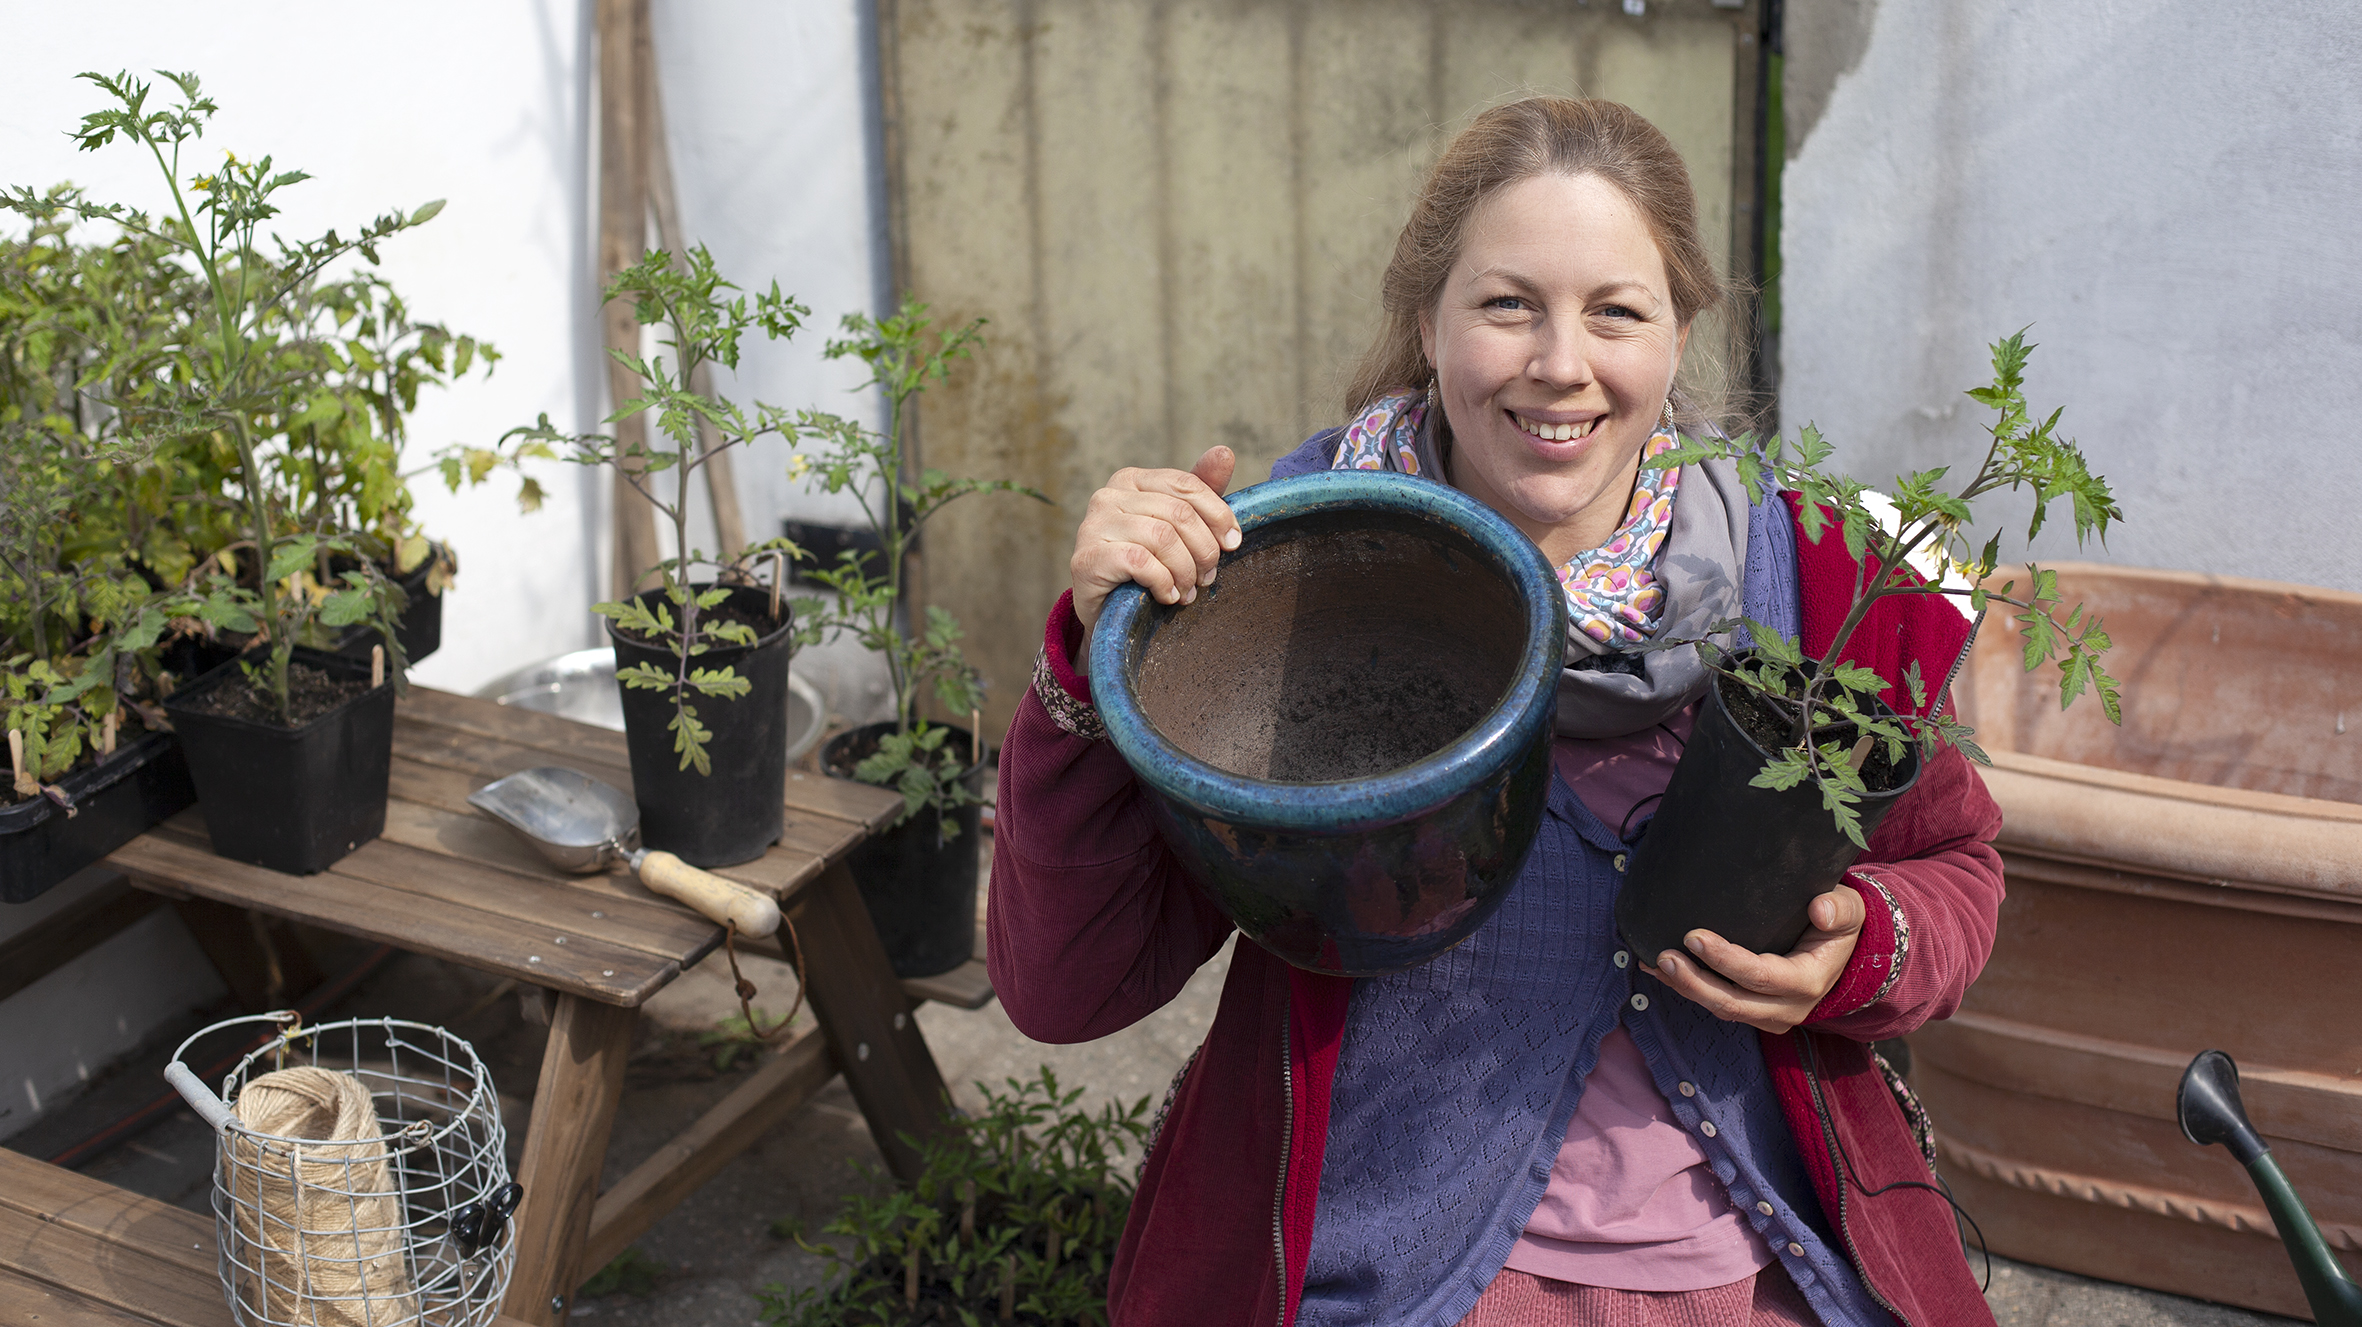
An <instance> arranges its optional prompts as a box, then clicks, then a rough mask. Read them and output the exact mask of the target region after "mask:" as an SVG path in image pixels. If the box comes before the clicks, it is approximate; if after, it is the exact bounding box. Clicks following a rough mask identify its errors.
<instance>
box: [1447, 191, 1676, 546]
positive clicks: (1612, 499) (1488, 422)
mask: <svg viewBox="0 0 2362 1327" xmlns="http://www.w3.org/2000/svg"><path fill="white" fill-rule="evenodd" d="M1419 330H1420V339H1421V341H1422V343H1423V344H1424V346H1425V348H1426V351H1427V362H1428V363H1430V364H1433V365H1434V366H1435V370H1436V391H1437V394H1438V396H1440V397H1441V399H1442V402H1443V407H1444V413H1445V415H1446V417H1447V418H1449V419H1450V420H1451V425H1452V454H1451V461H1450V466H1449V470H1450V475H1451V481H1452V483H1453V484H1454V485H1455V486H1456V487H1458V488H1460V489H1461V490H1462V491H1464V492H1466V493H1467V494H1468V495H1469V496H1471V497H1473V498H1476V499H1477V500H1478V501H1480V502H1483V503H1484V504H1486V505H1487V506H1489V507H1491V508H1492V509H1493V510H1495V511H1497V512H1500V513H1501V514H1502V515H1503V516H1506V517H1508V518H1509V520H1510V522H1511V523H1513V524H1514V525H1516V526H1517V528H1518V529H1520V530H1523V531H1525V533H1526V535H1527V537H1529V538H1531V539H1532V540H1533V541H1534V542H1535V543H1537V544H1539V545H1541V547H1542V551H1543V553H1544V554H1546V555H1548V557H1549V558H1550V560H1551V562H1552V563H1553V564H1554V565H1555V564H1558V563H1562V562H1565V561H1567V560H1568V559H1570V558H1573V557H1574V556H1576V555H1577V554H1580V553H1584V552H1587V551H1589V550H1591V549H1593V548H1597V547H1598V546H1600V545H1601V544H1604V543H1606V542H1607V541H1608V540H1609V539H1610V538H1612V537H1613V536H1614V534H1615V532H1616V527H1617V526H1618V525H1619V524H1621V523H1622V521H1623V516H1624V507H1625V504H1626V503H1627V502H1628V501H1629V499H1630V497H1631V492H1632V478H1633V474H1634V472H1635V471H1636V470H1637V469H1638V465H1639V458H1640V449H1641V448H1642V447H1643V446H1644V445H1646V443H1647V442H1648V438H1649V435H1650V434H1651V433H1652V432H1654V431H1655V429H1656V426H1657V421H1658V418H1659V415H1660V412H1661V411H1662V410H1663V407H1664V403H1665V393H1666V392H1667V391H1668V390H1669V389H1670V388H1671V387H1672V384H1673V372H1674V369H1675V368H1676V367H1678V366H1679V365H1680V363H1681V348H1682V344H1683V343H1684V341H1685V340H1686V339H1687V338H1688V329H1687V328H1684V327H1681V326H1678V325H1677V323H1676V321H1675V317H1674V309H1673V297H1672V292H1671V289H1670V287H1669V284H1668V282H1667V281H1666V278H1665V260H1664V256H1663V255H1662V254H1660V253H1659V252H1658V251H1657V244H1656V241H1655V239H1654V238H1652V237H1651V236H1650V234H1649V229H1648V223H1647V222H1646V221H1644V220H1643V219H1642V217H1641V215H1640V212H1639V210H1638V209H1637V208H1635V207H1634V206H1633V205H1632V203H1631V201H1630V200H1629V199H1627V198H1626V197H1625V196H1624V192H1623V191H1622V190H1621V189H1618V188H1617V187H1616V186H1614V185H1612V184H1610V183H1608V182H1607V181H1606V180H1603V179H1601V178H1600V177H1598V176H1596V175H1578V176H1565V175H1538V176H1534V177H1532V178H1530V179H1526V180H1521V181H1519V182H1518V183H1516V184H1513V185H1510V186H1508V187H1507V188H1504V189H1502V190H1501V191H1500V192H1499V193H1496V194H1494V195H1493V196H1492V197H1491V198H1489V199H1487V200H1485V202H1484V203H1482V204H1481V205H1479V206H1478V207H1477V209H1476V211H1475V212H1474V213H1473V214H1472V215H1471V216H1470V217H1469V219H1468V229H1467V233H1466V238H1465V242H1464V243H1463V245H1462V247H1461V250H1460V260H1459V262H1458V263H1456V264H1454V266H1453V268H1452V272H1451V275H1450V277H1448V278H1447V279H1446V280H1445V282H1444V288H1443V294H1442V296H1441V297H1440V298H1439V299H1438V300H1437V301H1436V306H1435V308H1433V309H1432V310H1430V311H1429V312H1428V313H1427V314H1426V316H1424V317H1422V318H1421V319H1420V328H1419Z"/></svg>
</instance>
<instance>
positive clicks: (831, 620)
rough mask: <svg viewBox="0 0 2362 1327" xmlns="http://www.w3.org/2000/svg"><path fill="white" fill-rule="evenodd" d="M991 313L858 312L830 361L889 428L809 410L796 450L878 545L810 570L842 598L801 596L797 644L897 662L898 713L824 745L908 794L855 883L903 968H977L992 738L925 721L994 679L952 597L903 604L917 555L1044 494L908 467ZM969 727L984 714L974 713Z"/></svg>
mask: <svg viewBox="0 0 2362 1327" xmlns="http://www.w3.org/2000/svg"><path fill="white" fill-rule="evenodd" d="M983 322H984V320H983V319H981V318H979V319H977V320H975V321H974V322H971V323H969V324H967V325H966V326H964V327H961V328H959V329H958V330H956V331H954V332H952V333H951V334H949V335H948V336H946V335H941V334H939V333H937V332H936V331H935V330H934V321H933V319H932V318H931V317H929V315H928V312H927V307H926V306H925V305H923V304H918V303H905V304H904V305H903V306H902V309H901V311H900V312H898V313H896V314H894V315H893V316H891V317H888V318H884V319H875V320H873V319H871V318H868V317H866V316H864V315H862V314H858V313H856V314H850V315H848V316H847V317H846V318H845V320H844V328H845V331H846V332H847V333H848V335H846V336H845V337H843V338H842V339H839V340H836V341H832V342H830V343H829V346H828V356H829V357H830V358H831V359H841V358H846V357H858V358H859V359H861V360H862V362H864V363H866V364H867V365H868V366H869V369H870V379H869V382H868V383H866V384H864V385H865V386H874V387H877V388H879V389H881V394H882V395H883V396H884V398H885V404H886V421H885V423H886V427H885V428H884V429H883V430H875V429H870V428H867V427H864V426H863V425H861V424H860V423H859V422H857V421H854V420H849V419H844V418H841V417H839V416H835V415H830V414H824V413H821V412H818V411H806V412H805V413H804V415H803V417H802V419H801V422H800V427H801V428H802V430H803V432H804V433H805V434H806V435H808V436H809V437H810V438H811V439H812V440H813V441H814V442H815V443H816V444H817V446H816V448H815V450H814V451H813V452H812V453H811V454H809V456H807V455H805V454H802V453H799V454H798V456H797V458H796V465H797V472H798V473H799V474H809V475H810V476H811V477H812V479H813V481H814V482H815V483H817V484H818V485H819V487H820V488H821V489H822V490H824V491H826V492H829V493H850V494H852V495H854V497H855V498H856V499H858V500H859V502H860V503H861V510H862V515H863V517H864V518H865V519H866V521H867V522H868V525H869V528H870V531H871V533H872V534H873V535H874V536H875V547H876V548H877V550H878V552H876V553H874V554H873V553H865V552H863V551H862V550H860V549H858V548H848V549H846V550H845V551H843V552H842V553H840V554H839V555H838V558H837V562H836V565H834V566H826V567H817V568H815V569H813V570H812V571H811V572H809V573H808V575H809V578H810V579H811V580H813V581H816V582H818V583H819V584H821V585H823V586H825V587H826V588H828V589H830V590H832V591H834V592H835V595H834V597H833V598H829V599H822V598H806V599H800V600H798V601H797V604H798V608H799V612H800V616H801V618H802V622H801V625H799V627H798V628H797V639H798V641H799V642H800V643H803V644H818V643H819V642H820V641H822V640H824V639H829V638H831V637H834V636H836V635H838V634H843V633H850V634H851V635H852V636H853V637H854V638H855V639H856V640H858V641H859V642H860V643H861V644H862V646H863V647H864V648H866V649H869V650H871V651H873V652H874V653H876V654H877V655H878V656H879V657H880V658H881V659H882V660H883V661H884V663H885V665H886V676H887V679H888V681H889V683H890V684H891V686H892V689H893V696H894V717H893V718H891V719H888V720H884V721H882V722H879V723H873V724H866V725H863V726H861V727H858V728H854V729H852V730H850V731H848V732H845V733H841V734H839V735H838V736H836V737H835V738H832V739H831V740H830V741H829V742H828V744H827V745H826V746H824V747H822V748H821V761H822V765H823V767H824V768H826V770H827V771H828V772H829V773H830V774H832V775H835V776H837V777H839V778H852V779H858V780H860V781H861V782H863V783H871V784H876V785H878V786H880V787H885V788H891V789H893V790H895V791H896V792H899V793H901V794H902V798H903V810H902V816H901V818H900V819H899V820H897V821H896V822H895V823H894V824H893V825H892V826H890V827H889V828H887V829H886V830H884V831H882V832H880V833H877V834H873V835H871V836H870V837H869V839H868V840H867V841H866V842H865V843H863V844H862V845H861V847H859V848H857V849H855V850H854V855H853V857H852V858H851V860H850V866H851V869H852V871H853V878H854V880H855V881H856V882H858V883H859V884H860V886H861V895H862V899H863V901H864V902H865V903H867V904H868V905H869V915H870V920H871V921H872V922H874V923H876V925H877V930H878V938H879V939H880V940H882V941H884V942H885V946H886V955H887V957H888V958H889V959H891V960H892V961H893V964H894V971H895V974H896V975H898V976H903V977H922V976H932V975H934V974H936V973H940V972H948V971H950V970H951V969H953V968H955V967H958V966H959V965H960V964H962V963H965V962H967V961H968V959H969V957H970V955H971V954H972V953H973V952H974V949H975V943H976V939H975V925H976V838H977V831H978V806H979V796H978V794H979V791H980V789H981V786H982V783H983V776H984V760H983V756H984V752H983V744H982V742H981V740H980V738H979V735H978V734H977V733H976V732H975V731H974V730H973V729H972V728H962V727H960V726H959V725H958V724H956V723H938V722H933V721H930V720H929V719H927V718H926V717H925V716H924V715H923V714H922V713H921V712H920V707H921V706H922V704H923V703H924V702H925V701H926V700H927V699H929V698H930V697H931V698H932V699H933V700H934V701H935V702H936V703H937V704H938V705H940V706H941V707H942V711H943V712H944V713H947V714H951V715H971V716H972V715H974V714H975V713H976V712H977V711H978V710H980V709H981V708H982V707H983V676H982V675H981V674H980V673H979V672H978V671H977V670H976V668H975V667H974V666H973V665H971V664H970V663H969V662H968V660H967V657H966V655H965V654H964V653H962V651H961V648H960V639H961V631H960V625H959V622H958V620H957V619H956V618H954V617H953V616H952V615H951V614H950V613H949V612H947V611H946V610H945V609H944V608H943V607H942V606H941V605H938V604H929V605H927V607H926V611H925V613H924V614H923V616H922V615H919V614H915V613H913V612H912V609H911V605H910V604H909V603H908V601H907V599H906V597H905V589H906V584H905V580H904V571H905V562H906V555H907V554H908V553H909V552H910V551H911V548H912V545H913V542H914V541H915V540H916V539H917V537H918V534H919V531H920V529H921V528H922V527H923V526H925V524H926V523H927V521H928V520H930V519H932V518H933V517H934V516H935V515H936V513H938V512H940V511H942V510H943V508H944V507H945V506H946V505H948V504H950V503H951V502H953V501H956V500H957V499H960V498H963V497H966V496H968V495H969V494H971V493H992V492H1001V493H1023V494H1025V495H1027V496H1028V497H1031V498H1034V499H1035V500H1037V501H1041V502H1048V501H1049V498H1048V497H1047V496H1045V495H1044V494H1043V493H1042V492H1040V491H1039V490H1038V489H1032V488H1027V487H1025V486H1024V485H1021V484H1017V483H1013V482H1010V481H1008V480H998V479H953V478H950V477H949V476H947V475H945V474H944V473H943V472H942V471H940V470H919V471H917V472H916V473H913V472H912V469H911V467H910V466H909V464H908V462H907V457H908V451H907V447H908V442H909V435H910V428H911V410H912V407H913V406H914V404H915V403H916V400H917V398H918V396H919V394H920V393H921V392H923V391H925V390H926V389H927V387H928V386H929V385H930V384H933V383H936V382H940V381H942V380H943V378H944V377H945V376H946V375H947V374H949V373H950V371H951V365H952V363H953V361H955V360H959V359H963V358H966V357H967V356H968V354H969V353H970V351H971V350H972V349H973V348H974V347H975V345H976V344H977V343H978V336H979V332H980V329H981V328H982V327H983ZM971 722H974V720H973V719H971Z"/></svg>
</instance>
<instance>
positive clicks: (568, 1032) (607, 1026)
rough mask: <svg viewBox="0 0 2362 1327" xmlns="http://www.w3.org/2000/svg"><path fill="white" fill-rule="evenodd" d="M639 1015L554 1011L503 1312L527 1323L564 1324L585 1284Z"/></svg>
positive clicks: (564, 1006)
mask: <svg viewBox="0 0 2362 1327" xmlns="http://www.w3.org/2000/svg"><path fill="white" fill-rule="evenodd" d="M638 1022H639V1014H638V1013H637V1012H636V1011H634V1010H630V1009H615V1008H611V1007H608V1006H605V1005H599V1004H593V1003H591V1002H590V1001H588V1000H584V999H581V998H579V997H575V996H560V997H559V998H558V999H557V1001H556V1002H555V1007H554V1008H553V1009H551V1010H550V1028H549V1045H548V1049H546V1050H544V1051H543V1052H542V1056H541V1082H540V1086H539V1087H538V1088H536V1089H535V1091H534V1094H533V1122H532V1125H531V1127H530V1128H529V1129H528V1130H527V1132H526V1135H525V1155H524V1162H523V1164H522V1165H520V1166H519V1167H518V1168H517V1182H518V1183H519V1184H522V1185H523V1186H525V1202H524V1205H523V1206H522V1207H520V1208H519V1209H518V1211H517V1216H516V1245H517V1262H516V1269H515V1271H514V1273H513V1274H512V1275H511V1278H510V1280H509V1290H508V1299H507V1300H506V1301H505V1302H504V1303H503V1304H502V1305H501V1311H502V1312H503V1313H507V1314H511V1315H513V1316H515V1317H518V1318H522V1319H524V1320H525V1321H526V1322H528V1323H538V1324H551V1323H559V1322H563V1321H565V1319H566V1310H567V1307H568V1305H569V1304H571V1303H572V1301H573V1298H574V1291H575V1288H576V1287H578V1286H580V1285H581V1284H582V1279H583V1275H584V1273H585V1269H584V1268H583V1266H582V1248H583V1242H584V1239H585V1238H586V1237H587V1236H588V1235H589V1234H590V1223H591V1211H592V1209H593V1207H594V1206H595V1205H596V1204H597V1202H598V1196H599V1166H600V1163H601V1161H602V1160H604V1159H605V1157H606V1155H607V1135H608V1132H609V1131H610V1130H611V1129H613V1128H614V1125H615V1104H616V1102H617V1101H618V1100H620V1099H621V1098H622V1096H623V1066H624V1061H625V1059H627V1058H628V1057H629V1056H630V1054H631V1043H632V1029H633V1028H634V1027H635V1026H636V1025H637V1023H638Z"/></svg>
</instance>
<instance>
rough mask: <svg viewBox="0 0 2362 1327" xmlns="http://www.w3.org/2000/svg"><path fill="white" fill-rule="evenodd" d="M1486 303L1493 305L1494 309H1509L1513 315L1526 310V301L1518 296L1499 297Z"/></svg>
mask: <svg viewBox="0 0 2362 1327" xmlns="http://www.w3.org/2000/svg"><path fill="white" fill-rule="evenodd" d="M1485 302H1486V303H1487V304H1489V305H1491V306H1492V307H1493V308H1496V309H1507V310H1509V311H1510V312H1512V313H1516V312H1519V311H1522V310H1523V309H1524V308H1525V299H1524V298H1523V297H1522V296H1518V295H1497V296H1495V297H1493V298H1492V299H1490V300H1487V301H1485Z"/></svg>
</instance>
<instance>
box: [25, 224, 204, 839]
mask: <svg viewBox="0 0 2362 1327" xmlns="http://www.w3.org/2000/svg"><path fill="white" fill-rule="evenodd" d="M68 229H69V227H68V226H67V225H66V224H65V223H63V222H61V221H50V222H45V223H37V224H35V225H34V226H33V227H32V229H31V233H30V234H28V235H27V236H26V237H25V238H23V239H21V240H17V239H5V238H0V727H4V728H6V729H7V730H8V731H10V732H12V733H14V734H15V738H14V746H15V747H16V748H17V750H16V752H15V753H13V754H14V756H15V759H16V761H17V771H16V772H17V778H16V779H15V780H13V781H12V782H11V783H10V784H9V786H7V787H5V788H0V800H7V799H9V798H11V797H18V796H30V795H34V794H36V793H37V792H38V791H39V789H40V787H41V786H42V785H45V784H50V783H54V782H55V780H57V779H58V778H60V777H62V776H63V775H64V774H65V773H67V772H68V771H69V770H70V769H71V768H72V767H73V766H74V765H75V764H76V763H77V762H79V761H80V760H82V759H83V758H84V757H85V756H89V755H92V754H103V752H104V751H105V749H106V748H108V747H109V746H110V745H111V742H112V739H113V736H114V733H115V729H116V724H117V723H118V721H121V720H123V719H125V718H126V717H128V716H127V715H126V711H125V702H129V701H133V700H134V699H135V697H136V695H137V694H138V691H139V689H140V687H141V684H142V682H143V677H142V675H141V674H140V673H139V671H138V670H137V669H135V668H133V667H132V666H131V660H132V657H133V656H135V655H136V654H137V653H138V652H139V651H141V650H143V649H146V648H148V647H150V646H152V645H153V644H154V643H155V640H156V638H157V636H158V635H159V633H160V632H161V631H162V629H163V627H164V624H165V618H164V615H163V614H162V613H161V612H158V611H155V610H154V609H152V608H150V607H149V606H148V604H147V600H148V598H149V595H150V585H149V583H148V581H147V580H146V578H145V577H144V576H143V575H142V573H141V569H140V564H139V562H138V559H137V557H136V550H135V549H132V548H128V547H126V546H125V545H124V543H123V541H122V540H121V539H120V538H119V537H118V534H119V529H118V527H119V526H120V524H121V511H122V507H123V505H124V504H125V503H126V501H127V496H126V495H127V492H128V489H129V481H128V476H130V475H132V474H134V473H136V472H137V471H138V470H139V468H140V467H141V466H143V465H144V464H145V463H146V462H147V461H148V459H149V457H148V455H147V453H146V452H145V451H144V450H143V449H142V448H141V447H139V446H137V445H136V444H134V443H133V442H131V441H129V440H127V439H126V438H125V437H124V436H123V433H122V429H121V425H122V421H123V418H124V410H125V409H126V408H131V409H136V408H138V406H139V404H140V402H141V401H142V400H143V398H146V397H150V396H152V395H153V394H154V393H155V392H157V391H159V390H160V388H159V386H158V384H157V381H156V379H157V376H158V374H159V373H160V372H162V371H163V370H165V369H166V368H168V367H169V365H170V363H171V361H172V345H171V342H172V334H173V328H174V326H175V324H176V321H177V319H176V314H175V311H176V310H177V309H178V308H179V307H181V306H182V305H184V304H185V303H186V302H187V300H188V297H189V296H190V295H191V294H192V289H193V286H192V283H191V282H190V281H189V280H188V279H187V276H186V274H185V273H183V272H181V271H180V270H179V269H177V268H175V267H173V266H172V265H171V264H170V263H168V262H163V261H160V259H161V257H162V254H161V247H160V246H159V245H157V244H155V243H154V242H153V241H150V240H147V239H143V238H141V237H138V236H128V235H127V236H122V237H119V238H117V239H116V240H115V241H114V242H112V243H110V244H105V245H88V244H76V243H74V242H72V241H71V240H70V239H69V238H68V236H67V231H68Z"/></svg>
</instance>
